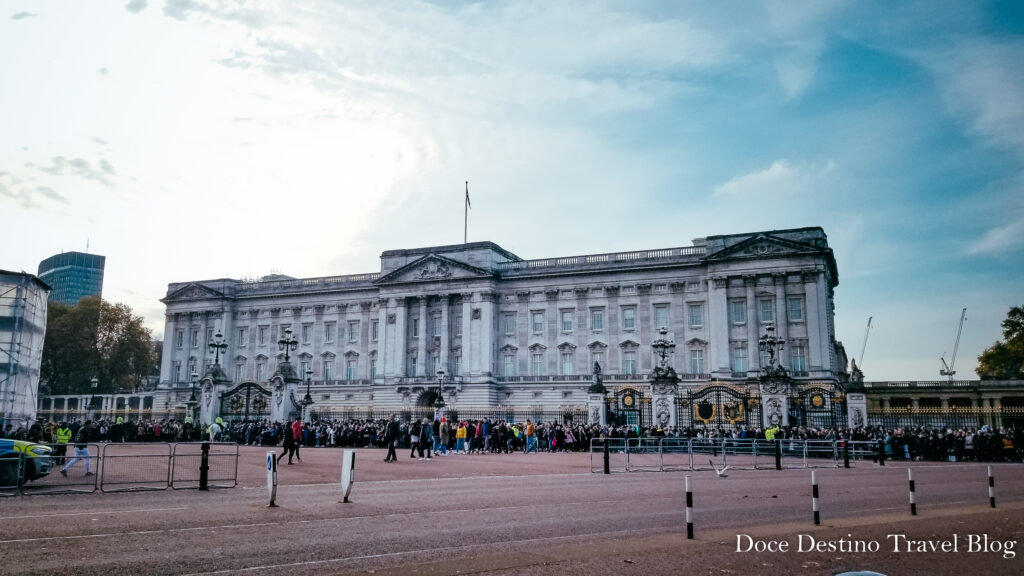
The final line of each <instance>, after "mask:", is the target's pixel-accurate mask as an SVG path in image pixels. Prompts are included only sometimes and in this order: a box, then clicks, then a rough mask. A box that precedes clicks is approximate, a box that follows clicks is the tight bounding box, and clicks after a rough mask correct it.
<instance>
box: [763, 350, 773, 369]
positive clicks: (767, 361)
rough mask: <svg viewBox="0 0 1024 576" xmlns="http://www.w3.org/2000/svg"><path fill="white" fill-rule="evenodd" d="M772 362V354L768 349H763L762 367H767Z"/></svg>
mask: <svg viewBox="0 0 1024 576" xmlns="http://www.w3.org/2000/svg"><path fill="white" fill-rule="evenodd" d="M771 363H772V360H771V356H770V355H769V354H768V351H767V350H762V351H761V368H767V367H769V366H771Z"/></svg>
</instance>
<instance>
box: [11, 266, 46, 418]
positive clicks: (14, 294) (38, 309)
mask: <svg viewBox="0 0 1024 576" xmlns="http://www.w3.org/2000/svg"><path fill="white" fill-rule="evenodd" d="M49 291H50V287H49V286H47V284H46V283H45V282H43V281H42V280H40V279H39V278H37V277H35V276H33V275H31V274H28V273H26V272H8V271H6V270H0V429H3V430H6V429H7V427H8V425H10V427H11V430H12V431H13V430H17V429H18V428H19V427H22V426H24V427H26V428H27V427H28V426H29V424H31V422H32V421H33V420H34V419H35V416H36V408H37V405H38V398H37V396H38V391H39V365H40V362H41V361H42V358H43V340H44V338H45V336H46V304H47V301H46V296H47V293H48V292H49Z"/></svg>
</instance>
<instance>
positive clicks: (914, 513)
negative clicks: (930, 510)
mask: <svg viewBox="0 0 1024 576" xmlns="http://www.w3.org/2000/svg"><path fill="white" fill-rule="evenodd" d="M907 480H908V481H910V515H911V516H917V498H916V497H915V496H914V470H913V469H912V468H907Z"/></svg>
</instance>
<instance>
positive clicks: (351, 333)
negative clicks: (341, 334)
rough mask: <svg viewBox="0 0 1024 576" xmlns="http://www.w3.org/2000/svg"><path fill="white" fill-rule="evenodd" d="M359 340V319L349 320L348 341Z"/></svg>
mask: <svg viewBox="0 0 1024 576" xmlns="http://www.w3.org/2000/svg"><path fill="white" fill-rule="evenodd" d="M357 340H359V320H349V322H348V341H349V342H355V341H357Z"/></svg>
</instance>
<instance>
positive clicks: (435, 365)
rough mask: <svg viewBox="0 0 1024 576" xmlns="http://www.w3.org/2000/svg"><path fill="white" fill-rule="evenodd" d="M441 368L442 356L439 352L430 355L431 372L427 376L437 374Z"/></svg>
mask: <svg viewBox="0 0 1024 576" xmlns="http://www.w3.org/2000/svg"><path fill="white" fill-rule="evenodd" d="M440 369H441V356H440V355H438V354H437V353H434V354H431V355H430V373H428V374H427V376H435V375H437V371H438V370H440Z"/></svg>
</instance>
